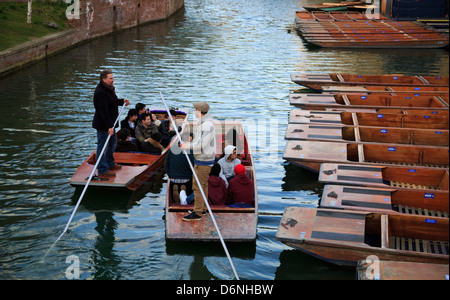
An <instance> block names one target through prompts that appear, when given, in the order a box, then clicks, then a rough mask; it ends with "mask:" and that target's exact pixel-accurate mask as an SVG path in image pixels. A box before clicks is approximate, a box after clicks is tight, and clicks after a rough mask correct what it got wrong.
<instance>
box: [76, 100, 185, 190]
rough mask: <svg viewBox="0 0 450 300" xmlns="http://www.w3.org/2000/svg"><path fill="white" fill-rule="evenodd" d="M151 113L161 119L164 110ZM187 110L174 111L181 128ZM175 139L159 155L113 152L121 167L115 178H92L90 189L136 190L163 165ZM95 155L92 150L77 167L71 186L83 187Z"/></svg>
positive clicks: (92, 165)
mask: <svg viewBox="0 0 450 300" xmlns="http://www.w3.org/2000/svg"><path fill="white" fill-rule="evenodd" d="M152 112H153V113H154V114H155V115H156V116H157V117H158V118H159V119H162V117H163V115H164V114H165V110H156V109H155V110H152ZM188 113H189V110H176V115H175V116H174V117H175V120H176V122H177V123H178V124H179V125H180V126H181V125H182V124H183V123H184V122H185V121H186V120H187V117H188ZM175 140H176V139H173V140H172V142H171V143H170V144H169V145H168V146H167V147H166V149H165V150H164V151H163V152H162V153H161V154H158V155H157V154H148V153H144V152H114V161H115V163H116V164H118V165H121V166H122V168H121V169H119V170H113V172H114V173H116V176H115V177H107V178H106V177H105V178H100V177H98V176H94V177H93V178H92V180H91V182H90V183H89V186H92V187H104V188H119V189H129V190H136V189H137V188H139V187H140V186H141V185H142V184H143V183H144V182H146V181H147V180H148V179H150V178H151V177H152V176H153V175H154V174H155V173H156V171H158V170H159V169H160V168H161V166H162V165H163V164H164V159H165V157H166V156H167V151H169V149H170V147H171V146H172V145H173V143H174V142H175ZM96 157H97V153H96V151H95V150H94V151H93V152H92V153H91V154H90V155H89V156H88V157H87V158H86V160H85V161H84V162H83V163H82V164H81V165H80V166H79V167H78V169H77V170H76V172H75V174H74V175H73V176H72V178H71V179H70V184H71V185H72V186H75V187H77V186H80V187H82V186H85V185H86V183H87V181H88V179H89V176H90V174H91V173H92V170H93V169H94V166H95V164H96Z"/></svg>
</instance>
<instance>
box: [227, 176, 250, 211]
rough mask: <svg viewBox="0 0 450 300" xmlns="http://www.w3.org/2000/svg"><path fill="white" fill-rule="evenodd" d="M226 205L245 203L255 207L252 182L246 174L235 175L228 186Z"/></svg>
mask: <svg viewBox="0 0 450 300" xmlns="http://www.w3.org/2000/svg"><path fill="white" fill-rule="evenodd" d="M227 194H228V195H227V204H233V203H247V204H250V205H252V206H255V189H254V185H253V180H251V179H250V178H248V177H247V175H246V174H242V175H236V177H234V178H233V179H231V180H230V182H229V184H228V193H227Z"/></svg>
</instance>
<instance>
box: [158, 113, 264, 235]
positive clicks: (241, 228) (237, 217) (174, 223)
mask: <svg viewBox="0 0 450 300" xmlns="http://www.w3.org/2000/svg"><path fill="white" fill-rule="evenodd" d="M215 126H216V144H217V153H222V149H223V148H222V146H223V144H224V141H225V139H226V136H227V134H228V136H229V132H233V131H235V132H236V133H237V135H236V141H235V143H234V144H235V145H236V144H237V145H242V146H241V147H239V146H237V149H238V151H237V153H238V154H241V155H240V159H241V163H242V164H243V165H244V166H245V169H246V171H247V175H248V176H249V178H251V179H252V180H253V182H254V189H255V207H253V208H234V207H229V206H227V205H210V207H211V210H212V212H213V214H214V217H215V219H216V222H217V224H218V226H219V229H220V232H221V234H222V237H223V239H224V240H225V241H230V242H250V241H254V240H255V239H256V229H257V221H258V194H257V185H256V173H255V165H254V161H253V155H252V153H251V150H250V147H249V144H248V139H247V136H246V133H245V131H244V129H243V127H242V124H241V122H238V121H222V122H217V123H216V124H215ZM226 143H227V144H229V143H228V141H227V142H226ZM167 187H169V183H168V184H167ZM191 209H193V205H181V204H175V203H173V200H172V196H171V195H170V192H169V189H168V191H167V193H166V208H165V212H166V238H167V239H168V240H180V241H189V240H195V241H219V236H218V234H217V231H216V229H215V226H214V223H213V221H212V219H211V216H210V214H209V213H206V214H205V215H204V216H203V217H202V219H201V220H199V221H193V222H186V221H183V220H182V218H183V216H185V215H187V214H188V210H191Z"/></svg>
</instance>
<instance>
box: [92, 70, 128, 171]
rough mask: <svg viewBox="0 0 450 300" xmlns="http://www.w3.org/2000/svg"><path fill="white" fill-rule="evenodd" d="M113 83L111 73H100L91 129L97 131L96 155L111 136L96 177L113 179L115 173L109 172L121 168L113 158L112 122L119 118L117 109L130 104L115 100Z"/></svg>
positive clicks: (114, 138) (114, 139)
mask: <svg viewBox="0 0 450 300" xmlns="http://www.w3.org/2000/svg"><path fill="white" fill-rule="evenodd" d="M113 83H114V77H113V74H112V72H111V71H110V70H105V71H102V72H101V73H100V82H99V84H98V85H97V87H96V88H95V92H94V107H95V114H94V119H93V120H92V127H93V128H95V129H97V154H100V153H101V152H102V149H103V146H104V145H105V142H106V140H107V139H108V134H109V135H110V136H111V138H110V139H109V142H108V146H107V147H106V149H105V153H104V154H103V156H102V157H101V159H100V162H99V164H98V166H97V170H98V176H100V177H102V176H105V177H114V176H116V173H114V172H111V170H117V169H120V168H121V166H120V165H116V164H115V162H114V156H113V154H114V150H115V148H116V144H117V138H116V134H115V128H114V122H115V121H116V119H117V117H118V116H119V111H118V107H119V106H122V105H123V104H125V106H127V105H129V104H130V101H128V100H127V99H119V98H117V95H116V92H115V88H114V85H113ZM116 127H117V125H116Z"/></svg>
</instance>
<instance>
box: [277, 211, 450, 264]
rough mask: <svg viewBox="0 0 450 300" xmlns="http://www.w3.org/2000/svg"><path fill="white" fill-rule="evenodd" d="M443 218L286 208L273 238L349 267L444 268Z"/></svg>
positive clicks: (445, 222)
mask: <svg viewBox="0 0 450 300" xmlns="http://www.w3.org/2000/svg"><path fill="white" fill-rule="evenodd" d="M448 231H449V219H448V218H441V217H431V216H419V215H406V214H384V213H375V212H367V211H366V212H363V211H345V210H335V209H323V208H310V207H292V206H291V207H287V208H286V209H285V211H284V214H283V217H282V219H281V222H280V226H279V227H278V231H277V234H276V239H277V240H278V241H281V242H282V243H284V244H286V245H287V246H290V247H292V248H294V249H298V250H300V251H303V252H305V253H307V254H310V255H312V256H315V257H317V258H319V259H323V260H325V261H328V262H331V263H335V264H338V265H350V266H355V265H356V264H357V263H358V261H359V260H362V259H366V258H367V257H369V256H370V255H374V256H376V257H378V259H379V260H389V261H408V262H420V263H433V264H448V259H449V253H448V242H449V241H448V237H449V234H448Z"/></svg>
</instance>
